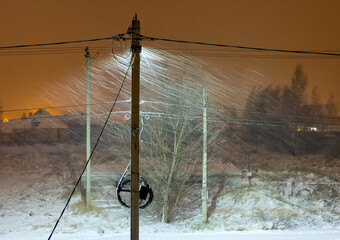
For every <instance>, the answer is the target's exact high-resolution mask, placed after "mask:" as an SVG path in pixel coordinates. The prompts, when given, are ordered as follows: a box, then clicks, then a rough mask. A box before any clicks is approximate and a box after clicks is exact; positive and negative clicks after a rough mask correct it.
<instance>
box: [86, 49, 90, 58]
mask: <svg viewBox="0 0 340 240" xmlns="http://www.w3.org/2000/svg"><path fill="white" fill-rule="evenodd" d="M85 57H90V51H89V47H86V48H85Z"/></svg>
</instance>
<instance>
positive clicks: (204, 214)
mask: <svg viewBox="0 0 340 240" xmlns="http://www.w3.org/2000/svg"><path fill="white" fill-rule="evenodd" d="M207 98H208V96H207V88H206V87H204V88H203V163H202V222H203V223H207V222H208V206H207V205H208V204H207V202H208V186H207V185H208V184H207V180H208V179H207V178H208V174H207V172H208V171H207V170H208V166H207V165H208V160H207Z"/></svg>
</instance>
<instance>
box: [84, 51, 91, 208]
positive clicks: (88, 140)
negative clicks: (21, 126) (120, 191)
mask: <svg viewBox="0 0 340 240" xmlns="http://www.w3.org/2000/svg"><path fill="white" fill-rule="evenodd" d="M85 52H86V54H85V57H86V161H87V160H88V159H89V157H90V154H91V115H90V114H91V113H90V101H91V93H90V90H91V88H90V87H91V83H90V52H89V48H88V47H86V48H85ZM90 200H91V160H90V161H89V163H88V165H87V167H86V209H90Z"/></svg>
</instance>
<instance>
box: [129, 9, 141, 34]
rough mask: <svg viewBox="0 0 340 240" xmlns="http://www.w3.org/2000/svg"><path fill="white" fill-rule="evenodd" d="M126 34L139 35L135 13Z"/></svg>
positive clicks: (138, 23) (138, 24)
mask: <svg viewBox="0 0 340 240" xmlns="http://www.w3.org/2000/svg"><path fill="white" fill-rule="evenodd" d="M127 34H136V35H139V34H140V22H139V20H138V17H137V13H135V16H134V17H133V19H132V24H131V27H129V28H128V31H127Z"/></svg>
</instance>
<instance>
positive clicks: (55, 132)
mask: <svg viewBox="0 0 340 240" xmlns="http://www.w3.org/2000/svg"><path fill="white" fill-rule="evenodd" d="M67 127H68V126H67V125H66V124H65V123H64V122H63V121H62V120H61V119H59V118H58V117H56V116H53V115H51V114H50V113H49V112H48V111H47V110H45V109H39V110H38V111H36V112H35V113H30V114H29V116H28V118H22V119H19V120H9V121H8V122H7V123H2V124H1V128H0V134H1V139H0V142H1V143H14V144H34V143H58V142H63V141H65V140H66V139H67Z"/></svg>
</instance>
